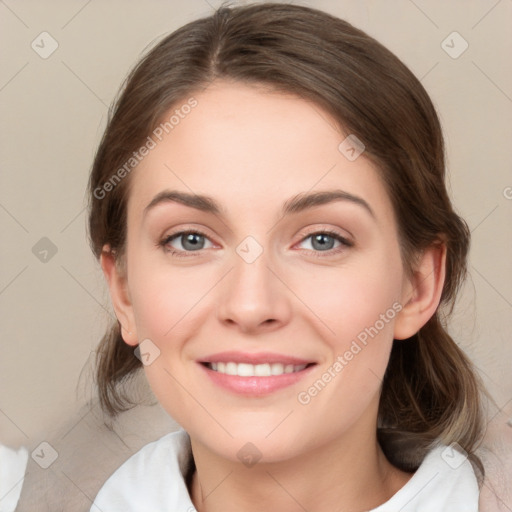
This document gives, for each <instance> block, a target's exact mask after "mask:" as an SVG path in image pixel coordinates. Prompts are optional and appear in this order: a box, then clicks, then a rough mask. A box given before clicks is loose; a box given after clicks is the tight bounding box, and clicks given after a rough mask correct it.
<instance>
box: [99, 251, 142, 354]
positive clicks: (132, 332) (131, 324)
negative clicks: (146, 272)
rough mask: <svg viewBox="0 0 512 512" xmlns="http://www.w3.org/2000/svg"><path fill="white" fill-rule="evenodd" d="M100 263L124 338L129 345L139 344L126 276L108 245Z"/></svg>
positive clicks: (102, 253)
mask: <svg viewBox="0 0 512 512" xmlns="http://www.w3.org/2000/svg"><path fill="white" fill-rule="evenodd" d="M100 264H101V268H102V270H103V274H104V276H105V279H106V281H107V284H108V288H109V292H110V300H111V301H112V306H113V308H114V311H115V314H116V317H117V319H118V321H119V323H120V325H121V335H122V337H123V340H124V341H125V343H127V344H128V345H132V346H135V345H137V344H138V338H137V331H136V329H135V321H134V315H133V307H132V304H131V300H130V296H129V293H128V287H127V282H126V276H125V273H124V272H122V271H121V269H120V265H119V262H118V261H117V260H116V256H115V254H114V253H113V252H112V250H111V249H110V246H108V245H105V246H104V247H103V250H102V252H101V255H100Z"/></svg>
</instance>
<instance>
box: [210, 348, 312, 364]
mask: <svg viewBox="0 0 512 512" xmlns="http://www.w3.org/2000/svg"><path fill="white" fill-rule="evenodd" d="M200 362H201V363H228V362H231V363H246V364H265V363H269V364H272V363H281V364H283V365H287V364H293V365H302V364H311V363H314V361H311V360H307V359H301V358H300V357H294V356H288V355H284V354H275V353H273V352H259V353H256V354H250V353H247V352H233V351H228V352H219V353H217V354H212V355H210V356H207V357H204V358H202V359H200Z"/></svg>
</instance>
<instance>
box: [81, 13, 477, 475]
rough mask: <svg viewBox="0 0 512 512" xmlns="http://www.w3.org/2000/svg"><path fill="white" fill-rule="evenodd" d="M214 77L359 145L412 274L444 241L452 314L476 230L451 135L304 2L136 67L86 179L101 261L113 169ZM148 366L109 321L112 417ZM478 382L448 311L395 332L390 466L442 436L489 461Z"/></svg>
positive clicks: (122, 194) (363, 47)
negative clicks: (312, 116)
mask: <svg viewBox="0 0 512 512" xmlns="http://www.w3.org/2000/svg"><path fill="white" fill-rule="evenodd" d="M217 78H219V79H227V80H234V81H239V82H242V83H248V84H265V85H268V86H271V87H272V88H273V89H274V90H277V91H283V92H287V93H292V94H296V95H299V96H301V97H303V98H305V99H307V100H309V101H313V102H315V103H316V104H318V105H319V106H321V107H323V108H325V110H326V111H327V112H329V113H330V115H331V116H332V118H333V119H334V120H336V121H337V122H338V123H339V125H340V126H341V127H343V129H344V130H345V131H346V133H347V134H348V133H351V134H354V135H356V136H357V137H358V138H359V139H360V140H362V141H364V144H365V146H366V151H365V155H366V156H367V157H368V158H370V159H371V160H372V161H373V162H374V163H375V164H376V166H377V168H378V169H379V171H380V173H381V176H382V178H383V180H384V183H385V184H386V186H387V190H388V193H389V195H390V198H391V200H392V203H393V207H394V211H395V214H396V218H397V223H398V229H399V234H400V243H401V250H402V256H403V260H404V265H405V266H406V268H408V269H410V266H411V264H412V262H413V261H414V255H415V254H416V253H417V252H418V251H421V250H422V249H424V248H426V247H428V246H431V245H432V244H436V243H444V244H445V245H446V248H447V258H446V280H445V284H444V289H443V293H442V304H443V305H444V306H445V307H448V309H449V310H450V311H451V309H450V306H451V307H453V302H454V299H455V295H456V292H457V290H458V287H459V285H460V283H461V281H462V279H463V278H464V276H465V273H466V256H467V252H468V247H469V231H468V228H467V225H466V224H465V222H464V221H463V220H462V219H461V218H460V217H459V216H458V215H457V214H456V213H455V212H454V210H453V208H452V205H451V202H450V199H449V197H448V194H447V191H446V188H445V183H444V181H445V163H444V143H443V136H442V132H441V127H440V123H439V119H438V117H437V114H436V111H435V109H434V106H433V105H432V102H431V100H430V98H429V96H428V94H427V93H426V91H425V90H424V88H423V87H422V85H421V84H420V82H419V81H418V80H417V79H416V78H415V77H414V75H413V74H412V73H411V72H410V71H409V69H408V68H407V67H406V66H405V65H404V64H403V63H402V62H401V61H400V60H399V59H398V58H397V57H396V56H394V55H393V54H392V53H391V52H390V51H389V50H387V49H386V48H384V47H383V46H382V45H381V44H380V43H378V42H377V41H375V40H374V39H373V38H371V37H369V36H368V35H367V34H365V33H364V32H362V31H361V30H358V29H356V28H354V27H353V26H352V25H350V24H349V23H347V22H345V21H343V20H341V19H338V18H335V17H333V16H330V15H328V14H326V13H323V12H320V11H318V10H315V9H311V8H308V7H303V6H297V5H288V4H278V3H266V4H254V5H248V6H244V7H236V8H227V7H221V8H220V9H218V10H217V11H216V12H215V13H214V14H213V15H212V16H209V17H207V18H204V19H199V20H197V21H193V22H191V23H189V24H187V25H185V26H184V27H182V28H180V29H178V30H177V31H175V32H174V33H172V34H170V35H169V36H167V37H165V38H164V39H163V40H162V41H161V42H160V43H159V44H157V45H156V46H155V47H154V48H153V49H152V50H151V51H149V53H147V55H146V56H145V57H144V58H143V59H142V60H141V61H140V63H139V64H138V65H137V66H136V67H135V68H134V69H133V71H132V72H131V73H130V75H129V76H128V77H127V79H126V81H125V83H124V86H123V88H122V89H121V91H122V92H121V93H120V97H119V98H118V99H117V100H116V102H115V103H114V106H113V108H112V109H111V111H110V115H109V122H108V126H107V128H106V130H105V133H104V135H103V139H102V141H101V143H100V146H99V148H98V151H97V154H96V157H95V160H94V164H93V168H92V172H91V176H90V183H89V193H90V213H89V230H90V239H91V246H92V249H93V251H94V253H95V255H96V256H97V257H99V255H100V254H101V251H102V248H103V246H104V244H108V245H109V246H110V247H111V249H112V250H113V251H115V254H116V255H117V257H119V256H122V255H123V250H124V244H125V235H126V203H127V198H128V194H129V184H130V179H129V176H127V177H126V178H124V179H122V180H119V181H118V182H115V183H113V182H112V177H113V176H114V174H115V173H116V170H118V169H120V168H121V166H123V164H125V162H126V161H127V160H128V159H129V158H130V156H131V154H132V153H133V151H134V150H136V149H137V148H139V147H140V146H141V145H142V144H143V143H144V141H145V140H146V139H147V137H148V135H149V134H151V133H152V131H153V130H154V129H155V127H156V126H158V124H159V122H160V121H161V120H162V118H163V117H164V115H165V114H166V113H167V112H168V111H169V109H170V108H171V107H173V106H175V105H177V104H178V103H179V102H184V101H185V100H184V98H185V99H186V98H187V97H190V96H191V95H192V94H194V93H195V92H197V91H198V90H200V89H201V88H204V87H206V86H207V85H208V84H209V83H211V82H212V81H213V80H215V79H217ZM118 176H119V174H118ZM123 176H124V175H123ZM109 180H110V183H111V184H112V183H113V186H110V187H108V191H107V187H105V186H104V185H105V183H107V182H108V181H109ZM140 366H141V363H140V361H139V360H138V359H137V358H136V357H135V356H134V353H133V348H132V347H130V346H128V345H127V344H125V343H124V342H123V339H122V337H121V334H120V330H119V325H114V326H113V327H112V328H111V329H110V330H109V331H108V332H107V333H106V334H105V336H104V338H103V339H102V341H101V343H100V345H99V348H98V352H97V375H96V376H97V384H98V387H99V396H100V402H101V405H102V407H103V409H104V410H105V411H107V412H108V413H109V414H111V415H115V414H116V413H117V412H120V411H122V410H124V409H126V408H128V407H129V406H130V405H132V404H133V402H132V401H131V400H130V397H129V396H127V395H126V394H125V393H124V392H123V384H124V383H125V382H124V381H125V380H126V379H127V378H129V377H130V376H132V375H133V374H134V372H135V370H137V369H138V368H139V367H140ZM479 390H480V384H479V381H478V378H477V376H476V373H475V371H474V370H473V368H472V365H471V363H470V362H469V360H468V359H467V357H466V356H465V355H464V353H463V352H462V350H461V349H460V348H459V347H458V346H457V345H456V343H455V342H454V341H453V339H452V338H451V337H450V336H449V335H448V333H447V332H446V329H445V327H444V326H443V324H442V321H441V318H440V312H439V311H438V312H436V314H435V315H434V316H433V317H432V318H431V319H430V320H429V321H428V322H427V324H426V325H425V326H424V327H422V328H421V330H420V331H419V332H418V333H417V334H416V335H414V336H413V337H412V338H410V339H408V340H402V341H398V340H395V341H394V342H393V348H392V352H391V357H390V361H389V366H388V368H387V371H386V374H385V377H384V380H383V384H382V394H381V400H380V408H379V430H378V436H379V440H380V442H381V445H382V447H383V449H384V451H385V453H386V455H387V456H388V458H389V459H390V460H391V462H393V463H394V464H395V465H397V466H398V467H400V468H402V469H405V470H413V469H415V468H417V467H418V465H419V464H420V462H421V460H422V459H423V457H424V455H425V453H426V452H427V451H428V450H429V449H431V448H432V446H433V445H434V444H436V443H439V442H442V443H445V444H450V443H452V442H457V443H458V444H459V445H460V446H461V447H462V448H463V449H464V450H466V451H467V452H468V453H469V454H470V456H471V458H472V459H473V462H476V464H477V466H479V468H480V469H482V468H481V466H480V465H479V461H478V459H477V458H476V456H474V455H473V452H474V449H475V447H476V446H477V442H478V441H479V439H480V438H481V435H482V429H483V419H482V411H481V407H480V392H479Z"/></svg>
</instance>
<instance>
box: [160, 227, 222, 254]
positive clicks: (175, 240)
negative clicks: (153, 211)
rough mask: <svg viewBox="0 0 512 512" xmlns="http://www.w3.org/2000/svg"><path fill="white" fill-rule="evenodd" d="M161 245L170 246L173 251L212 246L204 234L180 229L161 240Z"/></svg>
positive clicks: (191, 250)
mask: <svg viewBox="0 0 512 512" xmlns="http://www.w3.org/2000/svg"><path fill="white" fill-rule="evenodd" d="M208 244H209V245H208ZM162 245H163V246H164V247H166V248H167V247H170V250H171V252H173V253H174V252H175V253H180V252H193V251H200V250H201V249H207V248H209V247H212V246H213V244H212V242H211V241H210V240H208V238H207V237H206V236H205V235H203V234H202V233H198V232H197V231H181V232H180V233H176V234H174V235H171V236H169V237H167V238H166V239H165V240H163V241H162Z"/></svg>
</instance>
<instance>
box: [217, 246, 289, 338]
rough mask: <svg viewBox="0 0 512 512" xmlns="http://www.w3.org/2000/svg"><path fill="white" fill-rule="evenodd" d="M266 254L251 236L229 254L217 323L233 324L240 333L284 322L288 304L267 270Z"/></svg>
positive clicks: (268, 262) (268, 264)
mask: <svg viewBox="0 0 512 512" xmlns="http://www.w3.org/2000/svg"><path fill="white" fill-rule="evenodd" d="M269 266H271V261H270V258H269V254H268V252H267V251H266V250H264V248H263V247H262V246H261V245H260V244H259V243H258V242H257V241H256V240H255V239H254V238H252V237H247V238H246V239H244V240H243V241H242V242H241V243H240V244H239V245H238V246H237V248H236V251H235V253H234V254H233V267H234V268H233V270H232V271H231V272H230V273H229V275H228V276H227V279H226V283H225V286H224V287H223V288H222V291H221V296H220V297H219V306H218V311H219V320H221V321H222V322H224V323H226V322H227V323H229V324H237V325H238V326H239V328H240V329H242V330H243V331H250V330H254V329H258V328H261V326H264V325H265V326H268V325H270V324H272V325H274V326H277V325H282V324H284V323H286V322H287V321H288V319H289V314H290V304H289V297H288V296H287V293H286V287H284V286H283V285H282V283H280V282H279V279H277V277H276V275H275V274H274V272H273V271H271V270H270V268H269Z"/></svg>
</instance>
